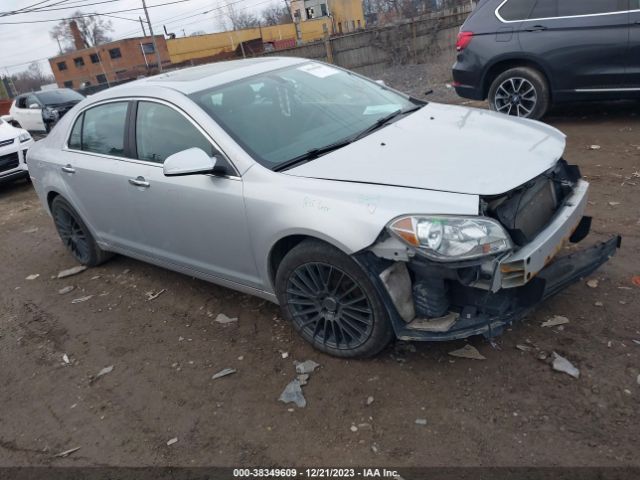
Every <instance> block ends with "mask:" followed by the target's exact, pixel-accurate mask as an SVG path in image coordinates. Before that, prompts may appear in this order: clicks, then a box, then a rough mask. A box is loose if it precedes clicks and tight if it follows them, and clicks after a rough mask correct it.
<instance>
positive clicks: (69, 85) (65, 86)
mask: <svg viewBox="0 0 640 480" xmlns="http://www.w3.org/2000/svg"><path fill="white" fill-rule="evenodd" d="M64 88H73V80H67V81H66V82H64Z"/></svg>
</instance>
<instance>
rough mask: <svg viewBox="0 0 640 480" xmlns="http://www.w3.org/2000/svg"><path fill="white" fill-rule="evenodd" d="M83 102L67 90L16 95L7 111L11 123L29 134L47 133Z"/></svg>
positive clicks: (71, 91)
mask: <svg viewBox="0 0 640 480" xmlns="http://www.w3.org/2000/svg"><path fill="white" fill-rule="evenodd" d="M82 100H84V96H83V95H80V94H79V93H77V92H74V91H73V90H70V89H68V88H58V89H56V90H43V91H40V92H31V93H25V94H23V95H18V96H17V97H16V98H15V100H14V101H13V103H12V104H11V108H10V109H9V118H10V120H11V123H12V124H13V125H15V126H19V127H20V128H24V129H25V130H29V131H30V132H49V130H51V128H52V127H53V126H54V125H55V124H56V123H57V122H58V120H60V118H62V117H63V116H64V114H65V113H67V112H68V111H69V110H71V109H72V108H73V107H74V106H75V105H76V104H77V103H79V102H81V101H82Z"/></svg>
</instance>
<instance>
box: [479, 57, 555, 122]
mask: <svg viewBox="0 0 640 480" xmlns="http://www.w3.org/2000/svg"><path fill="white" fill-rule="evenodd" d="M549 105H550V94H549V86H548V85H547V81H546V80H545V78H544V77H543V75H542V74H541V73H540V72H539V71H538V70H535V69H533V68H530V67H516V68H511V69H509V70H507V71H505V72H503V73H501V74H500V75H498V76H497V77H496V78H495V80H494V81H493V82H492V83H491V87H490V88H489V107H490V108H491V110H494V111H496V112H500V113H505V114H507V115H512V116H515V117H522V118H532V119H536V120H537V119H540V118H542V117H543V116H544V114H545V113H546V112H547V110H548V109H549Z"/></svg>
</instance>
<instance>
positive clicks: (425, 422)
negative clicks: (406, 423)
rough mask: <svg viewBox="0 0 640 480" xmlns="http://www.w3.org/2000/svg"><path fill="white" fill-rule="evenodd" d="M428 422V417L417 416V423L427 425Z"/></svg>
mask: <svg viewBox="0 0 640 480" xmlns="http://www.w3.org/2000/svg"><path fill="white" fill-rule="evenodd" d="M426 424H427V419H426V418H416V425H423V426H424V425H426Z"/></svg>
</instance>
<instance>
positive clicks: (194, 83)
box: [105, 57, 309, 96]
mask: <svg viewBox="0 0 640 480" xmlns="http://www.w3.org/2000/svg"><path fill="white" fill-rule="evenodd" d="M308 61H309V60H308V59H305V58H296V57H261V58H251V59H245V60H231V61H226V62H216V63H210V64H207V65H200V66H198V67H190V68H184V69H181V70H172V71H169V72H166V73H161V74H159V75H154V76H153V77H148V78H142V79H140V80H136V81H134V82H130V83H126V84H123V85H120V86H117V87H113V88H110V89H108V90H105V93H106V92H108V93H109V94H114V95H118V94H119V93H120V92H119V90H120V89H123V90H124V89H125V88H127V87H129V88H130V87H144V86H156V87H164V88H171V89H173V90H177V91H179V92H182V93H184V94H186V95H188V94H191V93H193V92H198V91H201V90H206V89H208V88H214V87H217V86H219V85H224V84H225V83H230V82H233V81H235V80H241V79H243V78H247V77H250V76H253V75H258V74H260V73H265V72H270V71H273V70H277V69H280V68H284V67H289V66H292V65H298V64H301V63H304V62H308ZM109 96H110V95H109Z"/></svg>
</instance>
